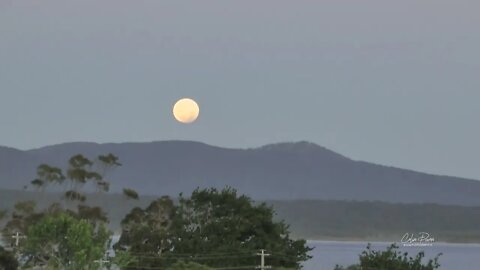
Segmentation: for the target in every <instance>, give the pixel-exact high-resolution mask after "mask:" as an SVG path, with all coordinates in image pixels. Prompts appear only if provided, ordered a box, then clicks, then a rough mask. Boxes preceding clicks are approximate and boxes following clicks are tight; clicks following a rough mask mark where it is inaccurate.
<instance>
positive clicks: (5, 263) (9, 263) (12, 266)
mask: <svg viewBox="0 0 480 270" xmlns="http://www.w3.org/2000/svg"><path fill="white" fill-rule="evenodd" d="M17 268H18V261H17V259H16V258H15V255H14V254H13V252H10V251H6V250H5V249H4V248H3V247H1V246H0V270H16V269H17Z"/></svg>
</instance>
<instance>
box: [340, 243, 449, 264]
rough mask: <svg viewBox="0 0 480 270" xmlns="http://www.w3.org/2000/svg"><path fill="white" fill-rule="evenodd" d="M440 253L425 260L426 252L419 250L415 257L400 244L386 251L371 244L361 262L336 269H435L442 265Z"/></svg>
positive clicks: (361, 257)
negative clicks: (374, 247)
mask: <svg viewBox="0 0 480 270" xmlns="http://www.w3.org/2000/svg"><path fill="white" fill-rule="evenodd" d="M440 255H441V254H438V255H437V256H436V257H435V258H434V259H433V260H432V259H430V260H428V261H427V262H425V263H424V262H423V260H424V257H425V253H424V252H419V253H418V254H417V255H416V256H415V257H412V256H409V255H408V252H404V253H402V252H401V251H399V250H398V246H397V245H395V244H392V245H391V246H389V247H388V248H387V249H386V250H385V251H376V250H373V249H372V247H371V245H370V244H369V245H368V246H367V249H366V250H365V251H363V252H362V254H360V264H358V265H352V266H349V267H347V268H344V267H341V266H338V265H337V266H336V267H335V270H360V269H372V270H434V269H437V268H439V267H440V264H439V263H438V258H439V257H440Z"/></svg>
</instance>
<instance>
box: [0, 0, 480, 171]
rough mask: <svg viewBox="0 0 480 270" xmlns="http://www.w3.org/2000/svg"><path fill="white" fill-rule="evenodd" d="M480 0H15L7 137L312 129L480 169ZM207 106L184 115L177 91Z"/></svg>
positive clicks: (6, 74)
mask: <svg viewBox="0 0 480 270" xmlns="http://www.w3.org/2000/svg"><path fill="white" fill-rule="evenodd" d="M478 10H480V1H478V0H471V1H469V0H456V1H451V0H423V1H418V0H404V1H385V0H363V1H356V0H341V1H339V0H321V1H283V0H265V1H247V0H242V1H220V0H219V1H208V0H203V1H198V0H192V1H178V0H174V1H156V0H129V1H125V0H42V1H38V0H22V1H16V0H15V1H14V0H1V1H0V127H1V129H0V145H4V146H9V147H15V148H18V149H31V148H37V147H41V146H45V145H51V144H58V143H63V142H71V141H92V142H99V143H103V142H144V141H157V140H170V139H180V140H194V141H201V142H205V143H209V144H213V145H217V146H225V147H242V148H249V147H257V146H261V145H264V144H268V143H275V142H285V141H301V140H307V141H311V142H314V143H317V144H319V145H322V146H325V147H327V148H329V149H332V150H334V151H336V152H339V153H341V154H343V155H346V156H348V157H351V158H353V159H358V160H364V161H370V162H374V163H379V164H384V165H392V166H396V167H402V168H409V169H413V170H419V171H424V172H429V173H435V174H447V175H455V176H461V177H468V178H475V179H480V165H479V161H480V159H479V153H480V143H479V139H480V125H479V116H480V106H479V105H478V102H479V101H480V53H479V48H480V31H479V30H478V27H479V25H480V16H478ZM183 97H190V98H193V99H195V100H196V101H197V102H198V103H199V105H200V117H199V119H198V120H197V121H196V122H195V123H194V124H191V125H183V124H180V123H178V122H176V121H175V120H174V118H173V117H172V113H171V111H172V106H173V104H174V103H175V101H176V100H178V99H180V98H183Z"/></svg>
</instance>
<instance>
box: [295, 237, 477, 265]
mask: <svg viewBox="0 0 480 270" xmlns="http://www.w3.org/2000/svg"><path fill="white" fill-rule="evenodd" d="M367 244H368V243H367V242H333V241H309V242H308V245H309V246H310V247H314V248H315V249H314V250H313V251H311V253H310V255H312V256H313V258H312V259H311V260H310V261H308V262H306V263H305V264H304V270H333V269H334V267H335V265H336V264H339V265H343V266H348V265H351V264H355V263H358V255H359V254H360V253H361V252H362V251H363V250H365V248H366V246H367ZM389 245H390V243H372V247H373V249H376V250H378V249H380V250H385V249H386V248H387V247H388V246H389ZM400 250H401V251H402V252H408V254H409V255H412V256H414V255H416V254H417V253H418V252H420V251H424V252H425V257H426V258H427V259H433V258H434V257H435V256H436V255H437V254H438V253H443V255H442V256H440V259H439V262H440V264H441V266H440V268H439V269H440V270H479V269H480V244H447V243H434V244H433V246H431V247H402V246H401V245H400Z"/></svg>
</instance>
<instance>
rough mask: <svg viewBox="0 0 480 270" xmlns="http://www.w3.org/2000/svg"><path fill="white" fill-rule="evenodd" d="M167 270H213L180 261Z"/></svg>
mask: <svg viewBox="0 0 480 270" xmlns="http://www.w3.org/2000/svg"><path fill="white" fill-rule="evenodd" d="M167 270H212V268H210V267H208V266H206V265H202V264H198V263H194V262H184V261H178V262H176V263H174V264H172V265H171V266H170V267H168V268H167Z"/></svg>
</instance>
